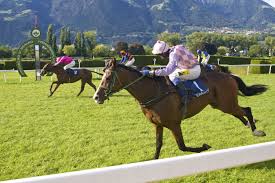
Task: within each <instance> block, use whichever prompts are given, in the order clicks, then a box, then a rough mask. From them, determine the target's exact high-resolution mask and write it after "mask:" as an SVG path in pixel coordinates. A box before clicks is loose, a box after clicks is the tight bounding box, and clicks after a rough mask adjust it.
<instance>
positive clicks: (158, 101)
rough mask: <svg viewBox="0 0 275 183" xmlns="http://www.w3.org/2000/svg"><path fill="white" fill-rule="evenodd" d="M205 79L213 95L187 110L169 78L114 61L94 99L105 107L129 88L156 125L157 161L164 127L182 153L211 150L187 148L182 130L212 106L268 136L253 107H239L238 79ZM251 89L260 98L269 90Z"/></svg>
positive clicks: (216, 74) (215, 75)
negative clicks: (185, 123)
mask: <svg viewBox="0 0 275 183" xmlns="http://www.w3.org/2000/svg"><path fill="white" fill-rule="evenodd" d="M201 79H202V80H203V82H204V84H205V85H207V87H208V88H209V92H208V93H207V94H204V95H202V96H199V97H193V98H191V99H190V100H189V101H188V104H187V106H186V108H185V107H184V106H183V104H182V100H181V97H180V95H179V94H178V92H177V89H176V88H175V86H174V85H173V84H172V83H171V82H170V80H169V79H168V78H167V77H154V78H150V77H144V76H142V74H141V73H140V72H139V71H137V70H135V69H132V68H130V67H126V66H123V65H120V64H116V60H115V59H112V60H110V61H109V62H108V63H107V64H106V66H105V69H104V75H103V77H102V80H101V83H100V85H99V87H98V89H97V91H96V93H95V94H94V97H93V98H94V100H95V102H96V103H98V104H103V103H104V101H105V100H106V99H108V98H109V96H111V95H112V94H113V93H115V92H118V91H120V90H122V89H126V90H127V91H128V92H129V93H130V94H131V95H132V96H133V97H134V98H135V99H136V100H137V101H138V102H139V103H140V106H141V109H142V112H143V113H144V115H145V116H146V118H147V119H149V120H150V122H151V123H152V124H153V125H154V126H155V129H156V152H155V156H154V158H155V159H157V158H159V155H160V150H161V147H162V140H163V127H166V128H168V129H169V130H170V131H171V132H172V133H173V135H174V137H175V140H176V142H177V145H178V148H179V149H180V150H182V151H190V152H202V151H205V150H208V149H209V148H210V146H209V145H207V144H203V145H202V146H201V147H188V146H186V145H185V143H184V140H183V136H182V131H181V127H180V124H181V121H182V119H186V118H190V117H192V116H194V115H196V114H198V113H199V112H200V111H202V110H203V109H204V108H205V107H206V106H207V105H208V104H209V105H211V106H212V107H213V108H216V109H219V110H221V111H222V112H224V113H227V114H230V115H233V116H234V117H236V118H237V119H239V120H240V121H241V122H242V123H243V124H244V125H245V126H250V128H251V130H252V133H253V135H255V136H265V133H264V132H263V131H259V130H257V129H256V126H255V123H254V119H253V115H252V113H251V109H250V107H241V106H239V104H238V81H237V80H235V79H234V78H233V77H232V76H231V75H229V74H226V73H222V72H206V73H204V74H203V76H202V78H201ZM239 79H240V78H239ZM240 80H241V79H240ZM242 82H243V81H242ZM251 90H253V92H250V94H251V95H256V94H259V93H262V92H264V91H266V87H265V86H263V85H261V89H259V88H258V89H257V90H254V89H253V88H251ZM244 95H246V93H244ZM251 95H250V96H251ZM245 117H246V118H247V119H246V118H245Z"/></svg>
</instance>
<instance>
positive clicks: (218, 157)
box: [2, 141, 275, 183]
mask: <svg viewBox="0 0 275 183" xmlns="http://www.w3.org/2000/svg"><path fill="white" fill-rule="evenodd" d="M273 159H275V141H273V142H266V143H261V144H254V145H248V146H241V147H235V148H230V149H223V150H217V151H212V152H204V153H200V154H191V155H186V156H180V157H174V158H167V159H160V160H152V161H145V162H138V163H132V164H125V165H118V166H111V167H106V168H98V169H92V170H83V171H77V172H68V173H61V174H55V175H46V176H41V177H33V178H25V179H17V180H10V181H4V182H2V183H91V182H92V183H106V182H110V183H112V182H119V183H129V182H131V183H140V182H150V181H158V180H163V179H170V178H175V177H182V176H187V175H193V174H199V173H203V172H209V171H213V170H219V169H225V168H232V167H236V166H241V165H247V164H252V163H257V162H262V161H268V160H273Z"/></svg>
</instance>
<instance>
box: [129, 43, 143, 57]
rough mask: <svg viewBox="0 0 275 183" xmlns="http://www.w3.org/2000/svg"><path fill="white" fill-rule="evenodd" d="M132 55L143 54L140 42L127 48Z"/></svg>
mask: <svg viewBox="0 0 275 183" xmlns="http://www.w3.org/2000/svg"><path fill="white" fill-rule="evenodd" d="M128 51H129V52H130V53H131V54H132V55H145V50H144V48H143V46H142V45H141V44H138V43H134V44H132V45H130V46H129V50H128Z"/></svg>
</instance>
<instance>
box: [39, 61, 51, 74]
mask: <svg viewBox="0 0 275 183" xmlns="http://www.w3.org/2000/svg"><path fill="white" fill-rule="evenodd" d="M52 68H53V64H52V63H48V64H46V65H45V66H44V67H43V68H42V70H41V76H44V75H45V74H47V73H48V72H52Z"/></svg>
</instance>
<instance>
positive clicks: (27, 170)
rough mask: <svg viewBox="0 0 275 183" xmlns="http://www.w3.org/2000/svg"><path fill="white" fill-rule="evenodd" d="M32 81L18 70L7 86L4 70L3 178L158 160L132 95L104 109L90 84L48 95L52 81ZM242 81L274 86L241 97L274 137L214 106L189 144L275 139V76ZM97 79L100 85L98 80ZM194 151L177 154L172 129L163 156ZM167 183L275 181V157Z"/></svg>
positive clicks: (187, 133) (190, 131)
mask: <svg viewBox="0 0 275 183" xmlns="http://www.w3.org/2000/svg"><path fill="white" fill-rule="evenodd" d="M29 76H30V77H28V78H23V80H22V83H19V78H18V74H17V73H8V82H7V83H4V81H3V79H2V78H3V74H2V73H0V101H1V105H0V180H8V179H16V178H23V177H31V176H39V175H48V174H56V173H61V172H69V171H77V170H84V169H92V168H98V167H107V166H112V165H119V164H126V163H132V162H139V161H146V160H151V159H152V157H153V155H154V152H155V130H154V128H153V125H152V124H150V123H149V122H148V121H147V120H146V118H145V117H144V115H143V114H142V113H141V110H140V107H139V105H138V104H137V102H136V101H135V99H134V98H132V97H131V96H130V95H129V94H128V93H127V91H121V92H119V93H118V94H115V95H114V96H113V97H111V98H110V100H109V101H106V102H105V103H104V104H103V105H97V104H95V103H94V101H92V99H91V98H89V97H90V96H92V95H93V94H94V91H93V89H92V88H91V87H89V86H86V89H85V90H84V92H83V93H82V95H81V96H80V97H76V95H77V93H78V92H79V89H80V83H74V84H65V85H62V86H60V88H59V89H58V90H57V92H56V93H55V94H54V95H53V97H51V98H48V97H47V95H48V94H49V92H48V89H49V86H50V79H49V77H44V78H43V80H42V81H34V77H33V74H29ZM242 78H243V79H244V81H245V82H246V83H247V84H250V85H251V84H256V83H261V84H266V85H268V86H269V90H268V91H267V92H266V93H264V94H262V95H259V96H253V97H239V99H240V104H241V105H242V106H250V107H251V108H252V112H253V114H254V117H255V118H257V119H258V120H259V121H258V122H257V124H256V125H257V128H258V129H259V130H264V131H265V132H266V134H267V136H266V137H254V136H252V134H251V131H250V129H248V128H246V127H244V126H243V125H242V123H241V122H240V121H238V120H237V119H235V118H234V117H232V116H230V115H227V114H224V113H222V112H220V111H218V110H214V109H212V108H211V107H207V108H206V109H205V110H204V111H202V112H201V113H200V114H198V115H197V116H195V117H193V118H191V119H187V120H185V121H183V123H182V125H181V126H182V130H183V136H184V139H185V142H186V144H187V145H189V146H200V145H202V144H203V143H207V144H209V145H211V146H212V148H211V149H210V151H213V150H218V149H225V148H231V147H237V146H243V145H249V144H256V143H261V142H268V141H274V140H275V121H274V119H275V108H274V102H275V99H274V96H275V75H249V76H242ZM93 82H95V84H96V85H97V86H98V83H99V80H94V81H93ZM263 153H264V152H263ZM187 154H190V153H187V152H181V151H180V150H178V148H177V145H176V142H175V140H174V138H173V136H172V134H171V132H170V131H168V130H167V129H165V130H164V145H163V148H162V151H161V155H160V158H168V157H175V156H183V155H187ZM259 156H261V154H259ZM232 161H233V160H232ZM217 163H218V162H217ZM91 182H92V180H91ZM163 182H186V183H190V182H191V183H198V182H201V183H204V182H219V183H220V182H222V183H223V182H224V183H228V182H230V183H231V182H249V183H251V182H255V183H256V182H257V183H259V182H262V183H266V182H275V160H272V161H268V162H263V163H257V164H254V165H247V166H242V167H238V168H232V169H227V170H220V171H214V172H210V173H204V174H199V175H196V176H188V177H184V178H178V179H173V180H166V181H163Z"/></svg>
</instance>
